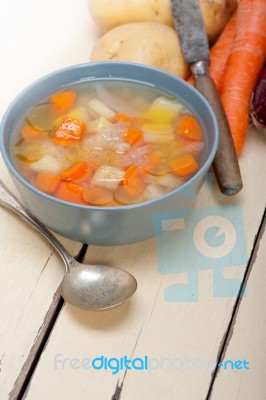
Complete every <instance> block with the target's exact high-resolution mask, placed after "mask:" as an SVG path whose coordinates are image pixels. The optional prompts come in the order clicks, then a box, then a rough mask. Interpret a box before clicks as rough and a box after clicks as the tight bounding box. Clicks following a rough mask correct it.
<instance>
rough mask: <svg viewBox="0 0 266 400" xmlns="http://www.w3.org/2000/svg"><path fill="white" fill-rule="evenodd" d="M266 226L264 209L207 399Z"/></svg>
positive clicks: (210, 395) (208, 399)
mask: <svg viewBox="0 0 266 400" xmlns="http://www.w3.org/2000/svg"><path fill="white" fill-rule="evenodd" d="M265 227H266V209H265V210H264V214H263V216H262V220H261V223H260V226H259V229H258V232H257V235H256V236H255V240H254V244H253V249H252V251H251V254H250V257H249V260H248V263H247V266H246V270H245V273H244V276H243V281H242V283H241V286H240V289H239V293H238V296H237V298H236V302H235V305H234V308H233V311H232V315H231V318H230V321H229V323H228V327H227V329H226V331H225V334H224V337H223V340H222V342H221V345H220V349H219V351H218V356H217V364H216V367H215V369H214V371H213V372H212V376H211V382H210V385H209V390H208V393H207V396H206V398H205V400H212V390H213V387H214V384H215V380H216V378H217V377H218V374H219V367H218V364H219V363H220V362H222V361H223V357H224V356H225V354H226V350H227V347H228V345H229V343H230V340H231V338H232V336H233V332H234V326H235V323H236V319H237V315H238V311H239V308H240V305H241V301H242V297H243V296H242V294H243V293H244V290H245V287H246V286H247V282H248V279H249V276H250V274H251V271H252V268H253V265H254V263H255V261H256V258H257V254H258V251H259V247H260V240H261V238H262V236H263V234H264V232H265ZM119 398H120V397H118V398H115V399H114V400H118V399H119Z"/></svg>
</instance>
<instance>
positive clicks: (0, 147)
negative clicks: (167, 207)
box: [0, 61, 219, 212]
mask: <svg viewBox="0 0 266 400" xmlns="http://www.w3.org/2000/svg"><path fill="white" fill-rule="evenodd" d="M106 64H110V65H111V64H113V65H116V66H117V67H120V68H128V67H129V66H130V67H131V68H132V67H133V68H135V69H139V70H143V71H145V70H146V72H149V71H153V72H154V73H156V74H158V75H161V77H163V76H166V77H168V79H169V78H170V79H172V80H176V81H178V82H179V84H180V85H183V86H184V87H186V88H187V89H188V90H189V91H191V92H192V93H194V95H195V96H196V97H197V98H198V99H199V100H200V101H201V102H202V103H203V104H204V106H205V107H206V108H207V109H208V112H209V116H210V118H211V120H212V124H213V128H214V140H213V143H212V148H211V151H210V153H209V155H208V156H207V158H206V160H205V161H204V164H203V165H202V166H201V167H200V168H199V170H198V171H197V172H196V174H194V175H193V176H192V177H191V178H189V179H188V180H187V181H185V182H184V183H183V184H181V185H180V186H179V187H177V188H176V189H174V190H171V191H170V192H167V193H165V194H164V195H163V196H160V197H157V198H155V199H151V200H145V201H142V202H139V203H134V204H125V205H121V206H120V205H119V206H94V205H85V204H77V203H71V202H68V201H65V200H61V199H57V198H56V197H54V196H51V195H49V194H47V193H44V192H42V191H40V190H39V189H37V188H35V187H34V186H33V185H31V184H30V183H29V182H28V181H27V180H26V179H24V178H23V177H22V175H20V174H19V172H18V171H17V169H16V168H15V167H14V165H13V163H12V162H11V160H10V156H9V155H8V154H7V152H6V151H5V144H4V129H5V125H6V122H7V121H8V119H9V118H10V113H11V111H12V109H13V107H14V106H15V105H16V103H17V102H18V101H19V100H20V98H22V97H23V96H25V94H27V92H28V91H30V90H31V89H33V88H34V87H35V86H37V85H38V84H40V83H42V82H44V81H46V80H49V79H51V78H54V77H56V76H57V75H60V74H61V73H66V72H68V71H71V70H79V69H80V70H81V69H83V68H84V69H86V68H90V66H94V67H97V66H99V67H101V66H103V65H106ZM89 78H93V77H89ZM112 78H113V79H115V80H118V81H119V80H121V81H128V82H135V83H141V82H140V81H139V82H138V81H137V79H130V78H119V77H118V76H115V77H112V76H111V74H110V75H109V76H108V77H106V78H101V80H105V79H106V80H110V79H112ZM88 80H89V79H88ZM88 80H85V79H80V80H79V81H73V82H72V83H71V84H67V85H65V86H63V87H69V86H71V85H73V84H77V83H82V82H86V81H88ZM143 83H145V79H144V78H143ZM146 84H147V86H149V85H151V84H149V83H148V82H147V83H146ZM151 86H156V85H151ZM162 90H163V89H162ZM166 91H167V90H166ZM218 143H219V128H218V122H217V119H216V117H215V114H214V111H213V109H212V107H211V106H210V104H209V102H208V101H207V100H206V99H205V97H204V96H203V95H202V94H201V93H200V92H199V91H197V90H196V89H195V88H194V87H193V86H191V85H190V84H189V83H188V82H186V81H185V80H183V79H181V78H179V77H177V76H175V75H174V74H171V73H169V72H167V71H164V70H162V69H160V68H157V67H153V66H150V65H146V64H140V63H134V62H126V61H93V62H87V63H81V64H74V65H70V66H67V67H64V68H60V69H57V70H55V71H52V72H50V73H48V74H45V75H43V76H41V77H40V78H38V79H36V80H34V81H33V82H31V83H30V84H29V85H27V86H26V87H25V88H24V89H23V90H21V91H20V92H19V93H18V94H17V95H16V96H15V97H14V99H13V100H12V101H11V102H10V104H9V105H8V107H7V109H6V111H5V113H4V115H3V118H2V121H1V124H0V151H1V154H2V157H3V160H4V162H5V164H6V166H7V168H8V170H9V172H10V173H11V175H14V177H15V178H16V179H17V180H18V181H19V182H20V183H21V184H22V185H23V186H25V187H26V188H28V189H29V190H30V191H31V192H33V193H34V194H36V195H38V196H41V197H44V198H45V199H47V200H50V201H52V202H55V203H57V204H59V205H63V206H70V207H71V208H75V209H82V210H94V211H103V210H106V211H107V210H111V211H112V212H120V211H122V210H124V211H125V210H128V209H136V208H140V207H141V208H142V207H146V206H147V207H148V206H151V205H153V204H155V203H158V202H160V201H164V200H165V199H167V198H168V197H171V196H173V195H176V194H177V193H179V192H182V191H184V192H185V191H186V189H187V188H188V187H189V186H190V185H191V184H193V183H194V182H195V181H196V180H198V179H199V178H200V177H201V176H204V175H205V173H206V172H207V171H208V169H209V168H210V166H211V163H212V161H213V159H214V156H215V154H216V151H217V148H218Z"/></svg>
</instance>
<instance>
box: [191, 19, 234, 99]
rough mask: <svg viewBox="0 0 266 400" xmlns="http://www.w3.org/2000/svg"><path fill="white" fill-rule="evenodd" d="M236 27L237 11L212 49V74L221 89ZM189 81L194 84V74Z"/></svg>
mask: <svg viewBox="0 0 266 400" xmlns="http://www.w3.org/2000/svg"><path fill="white" fill-rule="evenodd" d="M235 28H236V12H235V13H234V14H233V15H232V17H231V18H230V20H229V21H228V23H227V24H226V26H225V28H224V30H223V32H222V33H221V35H220V36H219V38H218V40H217V42H216V43H215V45H214V46H213V47H212V48H211V51H210V69H209V72H210V75H211V77H212V79H213V80H214V83H215V85H216V87H217V89H218V91H219V90H220V87H221V82H222V78H223V74H224V71H225V67H226V63H227V59H228V57H229V54H230V51H231V47H232V44H233V40H234V37H235ZM188 82H189V83H191V84H194V79H193V77H192V76H190V77H189V79H188Z"/></svg>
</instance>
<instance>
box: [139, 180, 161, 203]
mask: <svg viewBox="0 0 266 400" xmlns="http://www.w3.org/2000/svg"><path fill="white" fill-rule="evenodd" d="M164 193H165V188H164V187H162V186H161V185H158V184H156V183H151V184H150V185H148V186H147V187H146V189H145V190H144V192H143V197H144V198H145V199H146V200H152V199H156V198H157V197H161V196H163V195H164Z"/></svg>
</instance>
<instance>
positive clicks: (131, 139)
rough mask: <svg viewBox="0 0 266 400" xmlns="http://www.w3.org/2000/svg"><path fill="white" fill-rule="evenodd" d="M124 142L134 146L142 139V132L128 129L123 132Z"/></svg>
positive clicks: (131, 128)
mask: <svg viewBox="0 0 266 400" xmlns="http://www.w3.org/2000/svg"><path fill="white" fill-rule="evenodd" d="M123 137H124V140H125V141H126V142H128V143H130V144H136V143H137V142H139V141H140V140H141V139H142V131H141V130H140V129H137V128H133V127H130V128H128V129H127V130H126V131H125V132H124V136H123Z"/></svg>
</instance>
